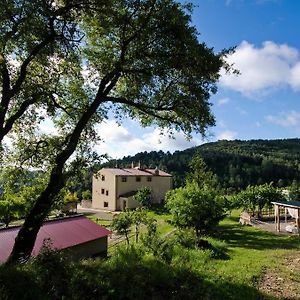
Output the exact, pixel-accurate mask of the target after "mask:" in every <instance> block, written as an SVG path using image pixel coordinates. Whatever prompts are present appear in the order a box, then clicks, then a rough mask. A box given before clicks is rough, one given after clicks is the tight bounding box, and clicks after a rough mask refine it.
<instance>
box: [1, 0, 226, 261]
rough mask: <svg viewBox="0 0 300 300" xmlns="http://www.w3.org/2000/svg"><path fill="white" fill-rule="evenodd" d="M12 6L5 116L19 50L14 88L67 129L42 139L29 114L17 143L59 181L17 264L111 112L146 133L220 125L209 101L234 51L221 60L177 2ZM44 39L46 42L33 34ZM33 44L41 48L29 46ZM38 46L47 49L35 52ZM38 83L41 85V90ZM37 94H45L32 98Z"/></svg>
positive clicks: (26, 231)
mask: <svg viewBox="0 0 300 300" xmlns="http://www.w3.org/2000/svg"><path fill="white" fill-rule="evenodd" d="M8 2H9V3H8ZM5 4H6V5H5V9H4V10H3V11H4V13H2V14H1V15H0V18H2V22H4V23H5V22H7V20H8V19H12V20H13V21H8V22H11V23H12V24H11V26H10V27H9V28H8V33H7V35H8V36H17V37H18V39H17V42H16V43H13V42H11V43H10V44H9V45H10V51H8V52H5V51H2V52H3V53H2V54H1V55H2V57H3V58H1V64H2V65H1V66H2V75H1V84H2V96H3V97H2V104H1V105H2V112H1V113H2V117H3V115H4V114H6V113H7V111H8V108H9V107H11V104H12V102H11V103H10V104H9V105H7V102H9V101H10V98H9V97H8V96H9V95H11V93H12V91H10V89H9V86H11V85H12V83H10V84H9V76H8V75H9V72H8V70H7V63H6V62H8V60H9V59H8V56H9V53H15V55H17V58H16V60H17V61H20V63H21V67H20V69H19V73H18V72H15V73H14V74H20V76H21V77H18V76H17V77H15V85H14V86H15V88H14V91H18V93H19V94H18V100H19V101H20V106H22V104H23V103H24V101H25V100H24V99H31V98H32V99H42V100H45V102H41V103H40V102H39V101H38V100H37V101H34V104H35V105H36V106H32V108H33V112H32V113H29V115H28V116H31V117H32V116H34V118H32V119H33V120H34V121H36V120H37V119H39V117H38V111H39V110H38V109H40V108H44V107H45V110H46V115H47V117H48V118H52V119H53V122H54V124H55V126H57V129H58V130H57V131H58V135H57V136H45V135H36V134H35V131H34V128H35V127H34V125H36V124H35V123H34V121H32V122H29V124H27V120H28V119H30V118H26V114H23V115H22V114H18V116H19V115H22V118H16V123H15V125H14V127H15V128H16V129H17V128H18V126H19V128H20V126H21V125H22V126H24V130H21V132H20V133H19V135H18V139H17V140H16V142H15V143H16V146H18V147H20V149H21V150H22V149H24V148H25V149H26V151H20V155H21V156H25V158H24V157H23V161H30V162H31V164H32V163H35V164H36V165H38V166H42V167H43V168H45V169H47V170H49V175H48V183H47V185H46V187H45V189H44V190H43V191H42V192H41V194H40V195H39V197H38V198H37V200H36V202H35V204H34V206H33V208H32V210H31V211H30V213H29V214H28V216H27V218H26V220H25V222H24V224H23V226H22V228H21V230H20V231H19V233H18V236H17V238H16V242H15V245H14V248H13V251H12V254H11V256H10V259H9V260H10V262H14V261H16V260H18V259H19V258H21V257H23V258H25V259H26V258H28V257H29V255H30V253H31V251H32V248H33V246H34V242H35V239H36V236H37V233H38V231H39V228H40V226H41V225H42V222H43V220H44V218H45V217H46V216H47V214H48V212H49V211H50V209H51V207H52V206H53V204H54V203H55V201H56V200H55V199H56V197H57V195H58V194H59V192H60V190H61V189H62V188H63V186H64V184H65V180H66V175H67V173H66V169H67V166H68V160H69V158H70V157H71V155H72V154H73V153H74V152H75V151H76V149H78V147H79V148H80V149H84V147H85V146H84V145H86V142H87V141H91V140H93V139H92V137H95V130H94V124H95V123H97V122H101V121H103V120H104V119H105V118H106V117H107V115H108V112H110V113H112V114H115V115H116V116H124V115H126V116H129V117H130V118H134V119H137V120H139V121H140V122H141V124H142V125H143V126H147V125H150V124H156V125H158V126H159V127H161V128H164V127H166V128H169V130H170V131H172V129H175V130H182V131H184V132H185V133H186V134H187V135H189V134H190V133H191V132H192V131H196V132H199V133H201V134H205V131H206V129H207V127H208V126H211V125H214V117H213V115H212V113H211V111H210V105H209V97H210V95H211V94H212V93H214V92H216V82H217V80H218V78H219V71H220V69H221V67H225V68H226V69H227V70H228V69H230V67H229V66H228V65H226V63H225V61H224V57H225V56H226V54H228V53H229V52H230V51H231V49H230V50H224V51H222V52H220V53H218V54H215V53H214V51H213V49H211V48H208V47H207V46H206V45H205V44H204V43H200V42H199V41H198V34H197V32H196V30H195V28H194V27H192V26H191V25H190V21H191V18H190V10H189V9H190V7H189V6H183V5H181V4H179V3H176V2H175V1H173V0H156V1H155V0H145V1H135V0H129V1H125V0H124V1H117V0H113V1H106V0H102V1H87V0H86V1H79V0H78V1H75V0H74V1H59V2H58V1H55V2H51V1H49V2H48V1H43V0H36V1H33V2H32V1H23V2H20V1H16V0H11V1H7V2H5ZM23 4H24V5H25V8H26V9H24V7H23V6H24V5H23ZM40 4H41V5H40ZM11 8H12V9H11ZM37 8H38V9H37ZM11 11H12V12H11ZM23 12H24V13H25V15H24V17H23V15H22V14H23ZM32 13H33V14H32ZM11 15H12V18H10V17H11ZM7 16H9V17H7ZM3 20H4V21H3ZM0 21H1V20H0ZM43 22H44V23H43ZM15 23H16V24H15ZM25 29H26V30H25ZM24 32H25V33H24ZM35 32H37V33H38V34H39V36H38V37H39V38H38V37H35V36H32V35H31V34H26V33H35ZM21 33H22V34H21ZM43 37H45V40H44V39H43ZM30 38H32V40H30ZM39 40H41V41H40V42H39ZM49 40H50V42H49ZM3 41H5V38H4V39H2V42H3ZM4 44H5V43H4ZM44 44H46V45H47V46H49V47H48V48H47V47H46V48H45V53H44V52H42V53H43V55H42V54H39V55H35V53H36V51H37V50H39V49H40V48H43V47H42V46H43V45H44ZM28 45H29V46H31V45H33V46H32V48H30V49H27V48H26V47H27V46H28ZM34 45H40V46H37V47H38V49H37V50H35V49H36V48H35V47H34ZM29 46H28V47H29ZM22 48H24V51H23V52H22V51H18V50H20V49H22ZM43 49H44V48H43ZM19 53H20V54H19ZM38 53H40V52H38ZM23 54H24V55H23ZM26 54H27V55H28V56H26ZM24 56H25V58H24ZM26 57H29V58H28V59H27V58H26ZM35 58H36V61H37V64H35V63H33V60H34V59H35ZM47 61H49V64H51V66H48V65H47V63H45V62H47ZM29 66H30V69H29V68H28V67H29ZM49 70H50V71H49ZM52 70H54V73H55V74H57V77H56V76H53V75H52V74H51V72H52ZM41 74H42V75H43V76H42V75H41ZM39 76H40V77H39ZM44 76H46V79H44V78H43V77H44ZM18 78H20V79H18ZM35 82H38V83H41V84H40V86H39V88H38V87H36V86H35V85H34V83H35ZM34 91H38V92H39V93H41V96H40V97H38V98H36V97H37V96H36V97H34V96H35V95H33V94H32V95H31V96H32V97H27V95H28V93H29V92H32V93H33V92H34ZM5 95H6V96H5ZM7 95H8V96H7ZM47 95H48V96H49V97H46V96H47ZM38 96H39V95H38ZM42 100H41V101H42ZM32 101H33V100H32ZM30 103H31V102H30ZM26 105H27V103H26V104H24V106H25V108H28V105H27V106H26ZM22 108H23V106H22ZM0 121H1V120H0ZM36 123H38V121H37V122H36ZM1 125H2V124H1ZM25 129H26V130H25ZM24 145H25V146H24ZM46 163H47V165H46Z"/></svg>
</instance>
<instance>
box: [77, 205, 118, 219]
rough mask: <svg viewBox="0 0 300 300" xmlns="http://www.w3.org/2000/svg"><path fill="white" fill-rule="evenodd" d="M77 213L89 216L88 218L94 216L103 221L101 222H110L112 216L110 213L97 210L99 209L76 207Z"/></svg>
mask: <svg viewBox="0 0 300 300" xmlns="http://www.w3.org/2000/svg"><path fill="white" fill-rule="evenodd" d="M77 213H79V214H84V215H89V216H95V217H97V218H99V219H103V220H112V219H113V214H112V213H111V212H107V211H103V210H99V209H92V208H82V207H77Z"/></svg>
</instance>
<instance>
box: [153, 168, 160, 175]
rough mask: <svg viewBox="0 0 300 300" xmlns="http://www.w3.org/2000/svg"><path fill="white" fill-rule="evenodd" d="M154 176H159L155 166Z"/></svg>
mask: <svg viewBox="0 0 300 300" xmlns="http://www.w3.org/2000/svg"><path fill="white" fill-rule="evenodd" d="M154 174H155V175H156V176H158V175H159V170H158V167H157V166H156V167H155V170H154Z"/></svg>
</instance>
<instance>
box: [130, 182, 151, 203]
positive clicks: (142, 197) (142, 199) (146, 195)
mask: <svg viewBox="0 0 300 300" xmlns="http://www.w3.org/2000/svg"><path fill="white" fill-rule="evenodd" d="M134 200H136V201H137V202H138V203H140V205H142V206H143V207H150V206H151V189H150V188H149V187H147V186H146V187H142V188H140V189H139V190H138V191H137V193H136V194H135V195H134Z"/></svg>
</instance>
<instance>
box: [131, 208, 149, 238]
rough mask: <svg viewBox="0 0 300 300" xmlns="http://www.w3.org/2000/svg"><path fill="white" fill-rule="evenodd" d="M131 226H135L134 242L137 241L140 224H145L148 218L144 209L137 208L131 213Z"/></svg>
mask: <svg viewBox="0 0 300 300" xmlns="http://www.w3.org/2000/svg"><path fill="white" fill-rule="evenodd" d="M130 217H131V220H132V224H133V225H135V242H136V243H137V242H138V241H139V233H140V226H141V224H147V223H148V220H149V217H148V216H147V211H146V210H145V209H144V208H141V207H138V208H136V209H135V210H133V211H132V212H131V216H130Z"/></svg>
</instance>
